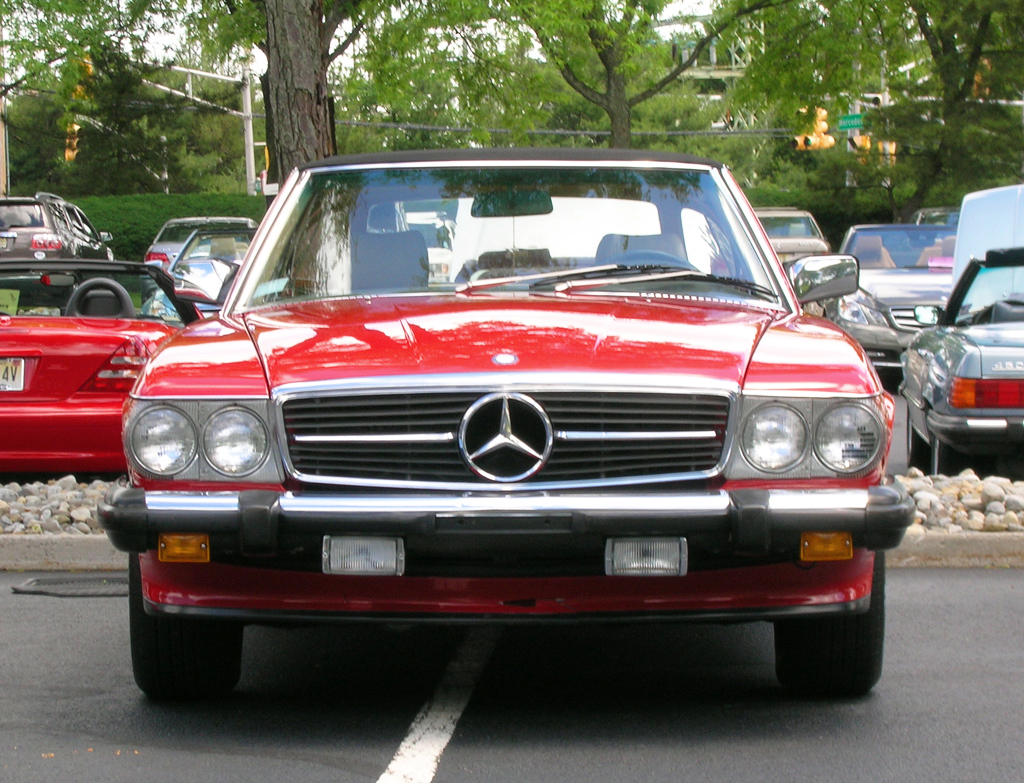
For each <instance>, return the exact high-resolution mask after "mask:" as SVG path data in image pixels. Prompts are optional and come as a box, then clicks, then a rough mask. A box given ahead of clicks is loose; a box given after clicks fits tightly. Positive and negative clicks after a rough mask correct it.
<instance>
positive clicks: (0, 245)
mask: <svg viewBox="0 0 1024 783" xmlns="http://www.w3.org/2000/svg"><path fill="white" fill-rule="evenodd" d="M6 249H7V237H2V236H0V250H6Z"/></svg>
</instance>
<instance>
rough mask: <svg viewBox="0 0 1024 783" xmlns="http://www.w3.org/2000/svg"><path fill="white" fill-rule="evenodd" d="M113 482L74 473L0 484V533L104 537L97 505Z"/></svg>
mask: <svg viewBox="0 0 1024 783" xmlns="http://www.w3.org/2000/svg"><path fill="white" fill-rule="evenodd" d="M110 485H111V482H108V481H99V480H97V481H93V482H91V483H79V481H78V479H76V478H75V477H74V476H64V477H63V478H59V479H51V480H49V481H32V482H29V483H27V484H18V483H17V482H13V481H12V482H11V483H9V484H5V485H3V486H0V534H2V535H11V536H23V535H60V534H70V535H73V536H96V535H99V536H103V535H106V533H104V532H103V531H102V530H101V529H100V524H99V519H98V518H97V516H96V506H97V504H98V503H99V501H100V500H101V499H102V498H103V496H104V495H106V494H107V490H108V489H109V488H110Z"/></svg>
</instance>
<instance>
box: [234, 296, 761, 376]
mask: <svg viewBox="0 0 1024 783" xmlns="http://www.w3.org/2000/svg"><path fill="white" fill-rule="evenodd" d="M770 323H771V315H770V314H768V313H765V312H762V311H759V310H750V309H746V308H742V307H737V306H730V305H727V304H721V305H717V306H708V304H707V303H702V304H701V306H699V307H694V306H685V305H682V304H679V303H649V302H647V303H637V302H632V301H623V300H621V299H608V300H600V299H596V298H593V297H592V298H587V299H582V298H580V299H566V300H555V299H552V298H515V297H504V296H493V295H488V296H479V297H474V298H460V299H459V300H458V301H457V303H454V304H453V301H452V300H451V299H450V298H447V299H445V298H430V299H424V298H409V299H395V298H388V299H385V298H381V299H374V300H365V299H344V300H333V301H329V302H316V303H309V304H296V305H292V306H290V307H289V308H288V309H280V310H274V311H269V312H268V311H260V312H259V313H255V314H249V315H248V316H247V317H246V324H247V326H248V328H249V330H250V333H251V335H252V337H253V340H254V342H255V344H256V347H257V352H258V353H259V355H260V357H261V359H262V361H263V363H264V366H265V370H266V373H267V377H268V379H269V381H270V385H271V387H272V388H278V387H280V386H282V385H285V384H292V383H308V382H322V381H328V380H334V379H343V378H353V377H366V376H375V375H409V374H417V375H420V374H431V373H473V372H494V371H498V370H501V369H503V367H504V368H506V369H508V370H514V371H516V372H530V371H541V372H542V371H563V372H564V371H576V372H623V371H626V372H631V373H680V372H682V373H687V374H692V375H696V376H703V377H705V378H707V379H709V380H714V381H718V382H724V383H727V384H736V385H737V386H738V385H739V384H741V382H742V380H743V377H744V374H745V372H746V369H747V366H748V363H749V360H750V356H751V354H752V352H753V349H754V346H755V345H756V344H757V343H758V341H759V339H760V338H761V336H762V335H763V333H764V331H765V330H766V329H767V328H768V326H769V325H770ZM500 354H511V355H514V356H515V363H514V364H513V365H502V364H501V363H500V362H501V359H497V360H496V359H495V357H496V356H499V355H500Z"/></svg>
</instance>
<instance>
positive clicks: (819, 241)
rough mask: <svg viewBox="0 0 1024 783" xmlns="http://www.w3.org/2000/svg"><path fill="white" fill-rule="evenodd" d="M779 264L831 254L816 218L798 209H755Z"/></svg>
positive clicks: (830, 248) (830, 247)
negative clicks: (805, 257) (811, 256)
mask: <svg viewBox="0 0 1024 783" xmlns="http://www.w3.org/2000/svg"><path fill="white" fill-rule="evenodd" d="M754 212H755V214H756V215H757V217H758V219H759V220H760V221H761V225H762V226H763V227H764V231H765V233H766V234H767V235H768V241H769V242H771V244H772V247H773V248H775V252H776V254H778V256H779V260H780V261H792V260H793V259H796V258H803V257H804V256H810V255H821V254H822V253H830V252H832V246H831V245H830V244H829V243H828V240H827V239H825V235H824V234H823V233H822V232H821V229H820V228H819V227H818V222H817V221H816V220H815V219H814V215H812V214H811V213H810V212H808V211H807V210H804V209H797V208H796V207H758V208H757V209H755V210H754Z"/></svg>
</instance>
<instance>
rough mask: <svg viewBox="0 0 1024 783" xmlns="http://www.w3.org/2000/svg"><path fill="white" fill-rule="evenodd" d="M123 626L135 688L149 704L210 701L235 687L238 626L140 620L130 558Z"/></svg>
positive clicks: (134, 558) (135, 570)
mask: <svg viewBox="0 0 1024 783" xmlns="http://www.w3.org/2000/svg"><path fill="white" fill-rule="evenodd" d="M128 624H129V630H130V635H131V650H132V672H133V674H134V675H135V683H136V684H137V685H138V686H139V688H140V689H141V690H142V692H143V693H145V694H146V695H147V696H149V698H151V699H156V700H171V699H176V700H195V699H203V698H213V697H217V696H224V695H226V694H227V693H229V692H230V691H231V690H232V689H233V688H234V687H235V685H237V684H238V678H239V677H240V675H241V671H242V630H243V626H242V625H241V623H233V622H229V621H225V620H196V619H191V618H183V617H162V616H153V615H148V614H146V610H145V606H144V602H143V598H142V573H141V569H140V568H139V556H138V555H135V554H133V555H131V556H130V557H129V560H128Z"/></svg>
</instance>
